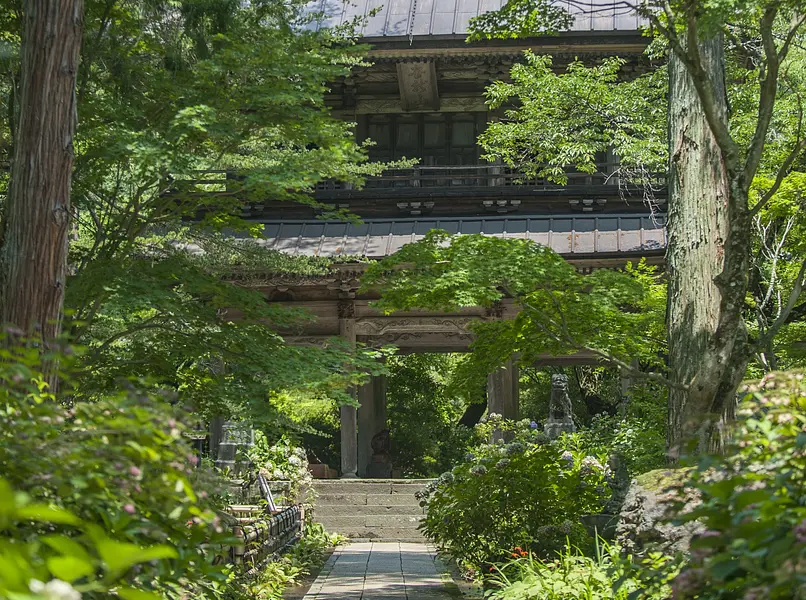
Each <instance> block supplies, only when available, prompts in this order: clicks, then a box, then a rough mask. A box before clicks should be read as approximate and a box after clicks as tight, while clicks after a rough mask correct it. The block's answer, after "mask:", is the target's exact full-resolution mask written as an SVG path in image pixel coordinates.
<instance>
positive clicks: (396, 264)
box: [363, 230, 665, 374]
mask: <svg viewBox="0 0 806 600" xmlns="http://www.w3.org/2000/svg"><path fill="white" fill-rule="evenodd" d="M363 285H364V286H365V287H369V286H373V287H374V288H377V289H380V291H381V293H382V298H381V300H380V301H379V302H378V303H377V304H378V306H379V307H380V308H381V309H383V310H384V311H387V312H392V311H395V310H409V309H413V308H425V309H431V310H456V309H458V308H461V307H467V306H492V305H493V304H494V303H496V302H497V301H499V300H501V299H502V298H503V297H504V296H505V295H506V296H508V297H511V298H513V299H515V301H516V302H517V303H518V304H519V305H520V308H521V312H520V313H519V314H518V316H517V317H516V318H515V319H512V320H506V321H496V322H486V323H485V322H478V323H476V324H474V325H473V330H474V332H475V334H476V341H475V342H474V344H473V353H472V355H471V356H470V357H469V360H470V361H473V362H472V364H473V365H474V369H475V370H476V372H478V373H484V374H486V373H491V372H492V371H493V370H494V369H495V368H496V367H498V366H500V365H501V364H503V362H505V361H506V360H507V359H508V358H509V357H511V356H512V355H513V354H515V353H520V357H521V358H520V360H521V362H524V363H527V364H528V363H529V362H531V361H533V360H536V359H537V358H539V356H540V355H541V354H543V353H548V354H552V355H555V356H562V355H565V354H570V353H573V352H576V351H579V350H582V349H585V350H588V351H592V352H595V353H598V354H600V355H602V356H610V357H613V358H617V359H620V360H622V361H625V362H629V361H630V360H631V359H632V358H641V359H642V360H645V361H646V362H647V363H648V364H658V362H659V361H658V348H659V346H662V344H663V339H664V338H663V323H664V321H663V316H664V314H665V291H664V286H663V285H662V284H661V283H660V282H659V281H657V277H656V275H655V273H654V271H653V270H652V269H650V268H648V267H646V266H645V265H643V264H639V265H637V266H630V265H628V267H627V269H626V270H625V271H623V272H621V271H611V270H606V269H600V270H596V271H594V272H593V273H591V274H590V275H581V274H579V273H577V271H576V269H575V268H574V267H573V266H572V265H570V264H569V263H568V262H566V261H565V260H564V259H563V258H562V257H561V256H560V255H559V254H557V253H555V252H553V251H552V250H551V249H549V248H546V247H544V246H540V245H538V244H534V243H533V242H531V241H528V240H518V239H499V238H492V237H485V236H483V235H460V236H450V235H449V234H448V233H446V232H444V231H439V230H434V231H431V232H429V233H428V234H427V235H426V236H425V237H424V238H423V239H422V240H420V241H417V242H414V243H412V244H407V245H406V246H404V247H403V248H402V249H401V250H399V251H398V252H397V253H395V254H394V255H393V256H390V257H388V258H385V259H383V260H381V261H378V262H377V263H374V264H373V265H371V266H370V267H369V268H368V269H367V273H366V275H365V277H364V279H363Z"/></svg>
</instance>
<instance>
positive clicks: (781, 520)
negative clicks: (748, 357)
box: [672, 372, 806, 599]
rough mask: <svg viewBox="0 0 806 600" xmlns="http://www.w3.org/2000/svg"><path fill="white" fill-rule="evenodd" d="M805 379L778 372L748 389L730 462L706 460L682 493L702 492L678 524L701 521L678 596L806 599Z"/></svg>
mask: <svg viewBox="0 0 806 600" xmlns="http://www.w3.org/2000/svg"><path fill="white" fill-rule="evenodd" d="M805 381H806V377H804V374H803V373H802V372H789V373H782V372H778V373H772V374H770V375H767V376H766V377H765V378H764V379H762V380H761V381H759V382H757V383H753V384H751V385H749V386H747V387H746V388H745V390H744V393H745V394H746V396H745V399H744V402H743V403H742V405H741V407H740V411H739V415H740V416H741V421H740V422H739V424H738V427H737V429H736V431H735V432H734V436H733V438H732V440H731V442H730V446H729V448H728V449H727V451H726V453H725V455H724V456H705V457H701V458H700V459H699V462H698V464H697V466H696V468H694V469H693V470H692V472H691V474H690V478H689V480H688V481H686V482H684V483H683V484H682V485H681V486H680V488H681V493H682V494H684V495H690V494H691V493H692V492H693V493H695V494H697V495H698V497H699V502H698V503H697V506H696V507H694V508H693V509H691V508H689V509H688V510H686V511H684V512H681V513H680V512H679V513H678V518H677V519H676V521H679V522H682V523H687V522H691V521H694V520H698V521H700V522H701V523H702V524H703V525H704V527H705V528H706V529H705V531H704V532H703V533H702V534H700V535H699V536H698V537H697V538H695V539H694V540H692V543H691V560H690V562H689V563H688V564H687V565H686V567H685V568H684V569H683V570H682V571H681V572H680V574H679V575H678V576H677V577H676V578H675V579H674V581H673V582H672V587H673V589H674V593H675V598H681V599H684V598H701V599H733V598H769V599H784V598H788V599H798V598H804V597H806V591H805V590H804V586H803V565H804V561H806V508H805V507H804V505H803V502H802V497H803V489H804V485H806V462H804V457H803V447H804V443H806V436H805V435H804V433H803V429H804V425H806V383H804V382H805Z"/></svg>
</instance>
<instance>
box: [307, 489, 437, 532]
mask: <svg viewBox="0 0 806 600" xmlns="http://www.w3.org/2000/svg"><path fill="white" fill-rule="evenodd" d="M429 483H431V480H430V479H347V480H345V479H340V480H317V481H315V482H314V484H313V487H314V490H315V492H316V498H315V500H314V506H315V508H314V515H315V516H314V518H315V519H316V520H317V521H318V522H319V523H321V524H322V525H323V526H324V527H325V529H327V530H328V531H330V532H333V533H340V534H341V535H344V536H346V537H349V538H351V539H361V540H375V541H378V540H386V541H419V542H422V541H424V539H425V538H424V537H423V535H422V533H420V531H419V530H418V529H417V527H418V526H419V525H420V522H421V521H422V519H423V516H424V515H423V509H422V508H421V507H420V502H419V500H418V499H417V497H416V496H415V493H416V492H418V491H420V490H422V489H424V488H425V487H426V486H427V485H428V484H429Z"/></svg>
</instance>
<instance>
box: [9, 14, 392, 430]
mask: <svg viewBox="0 0 806 600" xmlns="http://www.w3.org/2000/svg"><path fill="white" fill-rule="evenodd" d="M12 4H13V6H8V7H6V6H4V7H3V8H2V9H0V40H2V42H3V43H4V45H3V50H4V51H0V105H1V106H2V108H3V110H2V114H3V119H2V120H0V165H2V163H3V162H4V160H6V161H7V160H8V159H9V158H10V151H11V147H12V145H13V129H14V123H15V121H14V119H15V114H16V108H17V107H16V106H15V105H14V102H15V95H14V94H15V90H16V88H17V87H18V85H19V77H20V73H19V56H18V54H19V53H18V45H19V44H20V43H21V35H20V32H21V28H22V23H23V20H22V18H21V14H22V13H21V9H22V6H21V3H17V2H15V3H12ZM317 18H318V16H317V15H316V14H312V13H311V11H310V10H309V9H306V3H305V2H303V1H301V0H293V1H291V2H284V1H281V0H257V1H253V2H246V3H244V2H237V1H233V0H156V1H148V2H145V1H141V0H126V1H121V2H116V1H112V0H110V1H107V0H88V1H87V2H86V3H85V14H84V19H83V22H84V35H85V39H84V43H83V45H82V50H81V52H82V54H81V61H80V72H79V74H78V87H77V103H78V113H79V114H78V128H77V132H76V139H75V169H74V172H73V177H72V190H73V193H72V208H73V214H74V221H73V227H72V229H71V231H72V232H73V234H72V236H71V244H70V267H71V268H70V273H71V277H70V278H69V281H68V283H67V286H66V289H67V295H66V300H65V308H66V313H67V315H68V320H67V322H66V325H67V328H68V330H69V332H70V334H71V339H73V340H74V341H76V342H77V343H80V344H82V345H84V346H87V347H88V348H89V351H88V352H87V353H86V354H85V355H84V356H83V357H82V361H81V363H82V364H81V370H82V376H81V378H80V379H79V380H78V382H77V383H76V387H75V390H74V393H75V395H76V397H77V398H81V399H93V398H95V397H96V396H99V395H104V394H107V393H110V392H114V391H115V390H117V389H118V387H119V381H120V380H128V381H132V380H135V379H136V380H140V381H142V382H143V383H142V385H144V386H146V387H148V386H150V387H151V389H153V388H154V387H169V388H171V389H174V390H176V391H177V392H179V394H180V395H181V397H182V398H183V400H186V401H188V402H189V403H192V404H194V405H195V406H196V407H197V409H198V410H199V412H200V413H201V415H202V416H206V417H209V416H213V415H215V416H223V417H229V416H233V415H235V416H245V417H251V418H254V419H255V420H257V421H263V422H267V421H272V420H275V419H276V418H277V416H278V415H277V412H276V411H275V410H273V409H272V408H271V405H270V404H269V403H268V402H266V395H267V393H275V392H277V391H279V390H287V389H304V390H308V391H310V389H311V388H316V391H317V393H319V394H321V395H329V396H332V397H334V398H335V399H337V400H340V401H349V399H348V397H347V396H346V395H345V394H344V393H343V392H342V390H343V389H344V387H346V385H348V384H349V383H351V382H352V383H355V382H357V381H359V380H360V379H361V377H362V373H363V372H364V366H369V364H370V363H365V364H355V365H350V364H349V363H350V361H351V359H350V356H349V355H350V354H351V353H352V352H351V349H350V348H347V347H346V346H344V345H340V344H339V343H338V342H334V343H332V344H329V345H328V346H327V347H326V348H324V349H316V348H308V349H300V348H289V347H288V346H287V345H286V344H285V342H284V341H283V339H282V338H281V337H280V336H279V335H278V333H277V330H278V328H280V327H283V326H284V325H292V324H294V323H299V322H300V320H302V319H305V318H306V317H304V316H302V315H300V314H293V313H289V312H288V311H281V310H279V309H277V308H276V307H271V306H269V305H267V304H266V302H265V298H264V297H263V295H262V294H261V293H260V292H259V291H258V290H256V289H254V288H252V289H245V287H240V288H238V287H236V286H234V285H232V283H233V280H235V281H236V282H237V283H239V284H241V285H242V286H246V287H250V286H252V285H253V284H254V282H255V280H256V279H257V278H261V279H262V280H265V278H266V276H267V274H270V273H293V274H295V275H305V274H311V273H324V272H326V271H327V269H328V263H327V261H324V260H321V259H293V258H290V257H287V256H283V255H282V254H280V253H278V252H271V251H267V250H266V249H265V248H261V247H260V246H259V244H257V243H255V242H248V241H246V240H235V239H233V238H232V235H233V234H238V235H242V236H245V237H249V236H260V235H261V233H262V229H263V227H262V225H260V224H255V223H250V222H248V221H246V220H244V219H243V218H242V217H243V216H244V215H245V214H247V213H248V207H249V206H250V205H252V204H260V205H263V204H264V203H266V202H267V201H278V200H288V201H291V200H293V201H298V202H307V203H309V204H310V203H313V200H312V198H311V197H310V194H309V192H311V191H312V190H313V188H314V187H315V184H316V183H317V182H318V181H321V180H322V179H329V178H335V179H339V180H341V181H346V182H351V183H352V184H354V185H360V184H361V182H362V181H363V178H364V176H365V175H366V174H367V173H375V172H377V171H378V170H379V169H380V168H381V166H380V165H377V164H369V163H367V162H366V152H365V149H364V148H363V147H362V146H361V145H359V144H357V143H356V142H355V139H354V136H353V124H351V123H347V122H344V121H342V120H341V119H337V118H334V117H333V116H332V115H331V113H330V110H329V108H328V107H327V105H326V102H325V94H326V93H327V91H328V88H329V86H330V84H331V82H332V81H335V80H337V79H338V78H340V77H343V76H347V75H348V74H349V73H350V70H351V68H352V67H353V66H355V65H357V64H360V63H361V56H362V54H363V52H364V50H365V48H363V47H361V46H358V45H356V44H355V40H354V38H353V36H352V31H351V24H347V25H345V26H344V27H342V28H339V29H338V30H331V29H328V28H311V27H309V25H310V24H311V23H312V22H313V21H315V20H316V19H317ZM7 46H8V48H7ZM7 49H8V50H9V51H7V52H6V51H5V50H7ZM209 170H213V172H208V171H209ZM0 171H2V169H1V168H0ZM225 171H226V172H225ZM4 185H5V184H4V183H3V182H0V186H4ZM245 210H247V212H244V211H245ZM224 231H226V235H224V234H222V233H221V232H224ZM359 362H360V361H359ZM370 362H373V361H372V360H371V361H370ZM350 366H353V367H354V368H352V369H350ZM348 373H349V374H348Z"/></svg>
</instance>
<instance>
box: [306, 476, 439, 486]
mask: <svg viewBox="0 0 806 600" xmlns="http://www.w3.org/2000/svg"><path fill="white" fill-rule="evenodd" d="M433 481H434V480H433V479H363V478H360V477H356V478H353V479H314V480H313V485H314V486H316V485H335V484H337V483H353V482H355V483H382V484H390V483H403V484H414V485H428V484H429V483H432V482H433Z"/></svg>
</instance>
